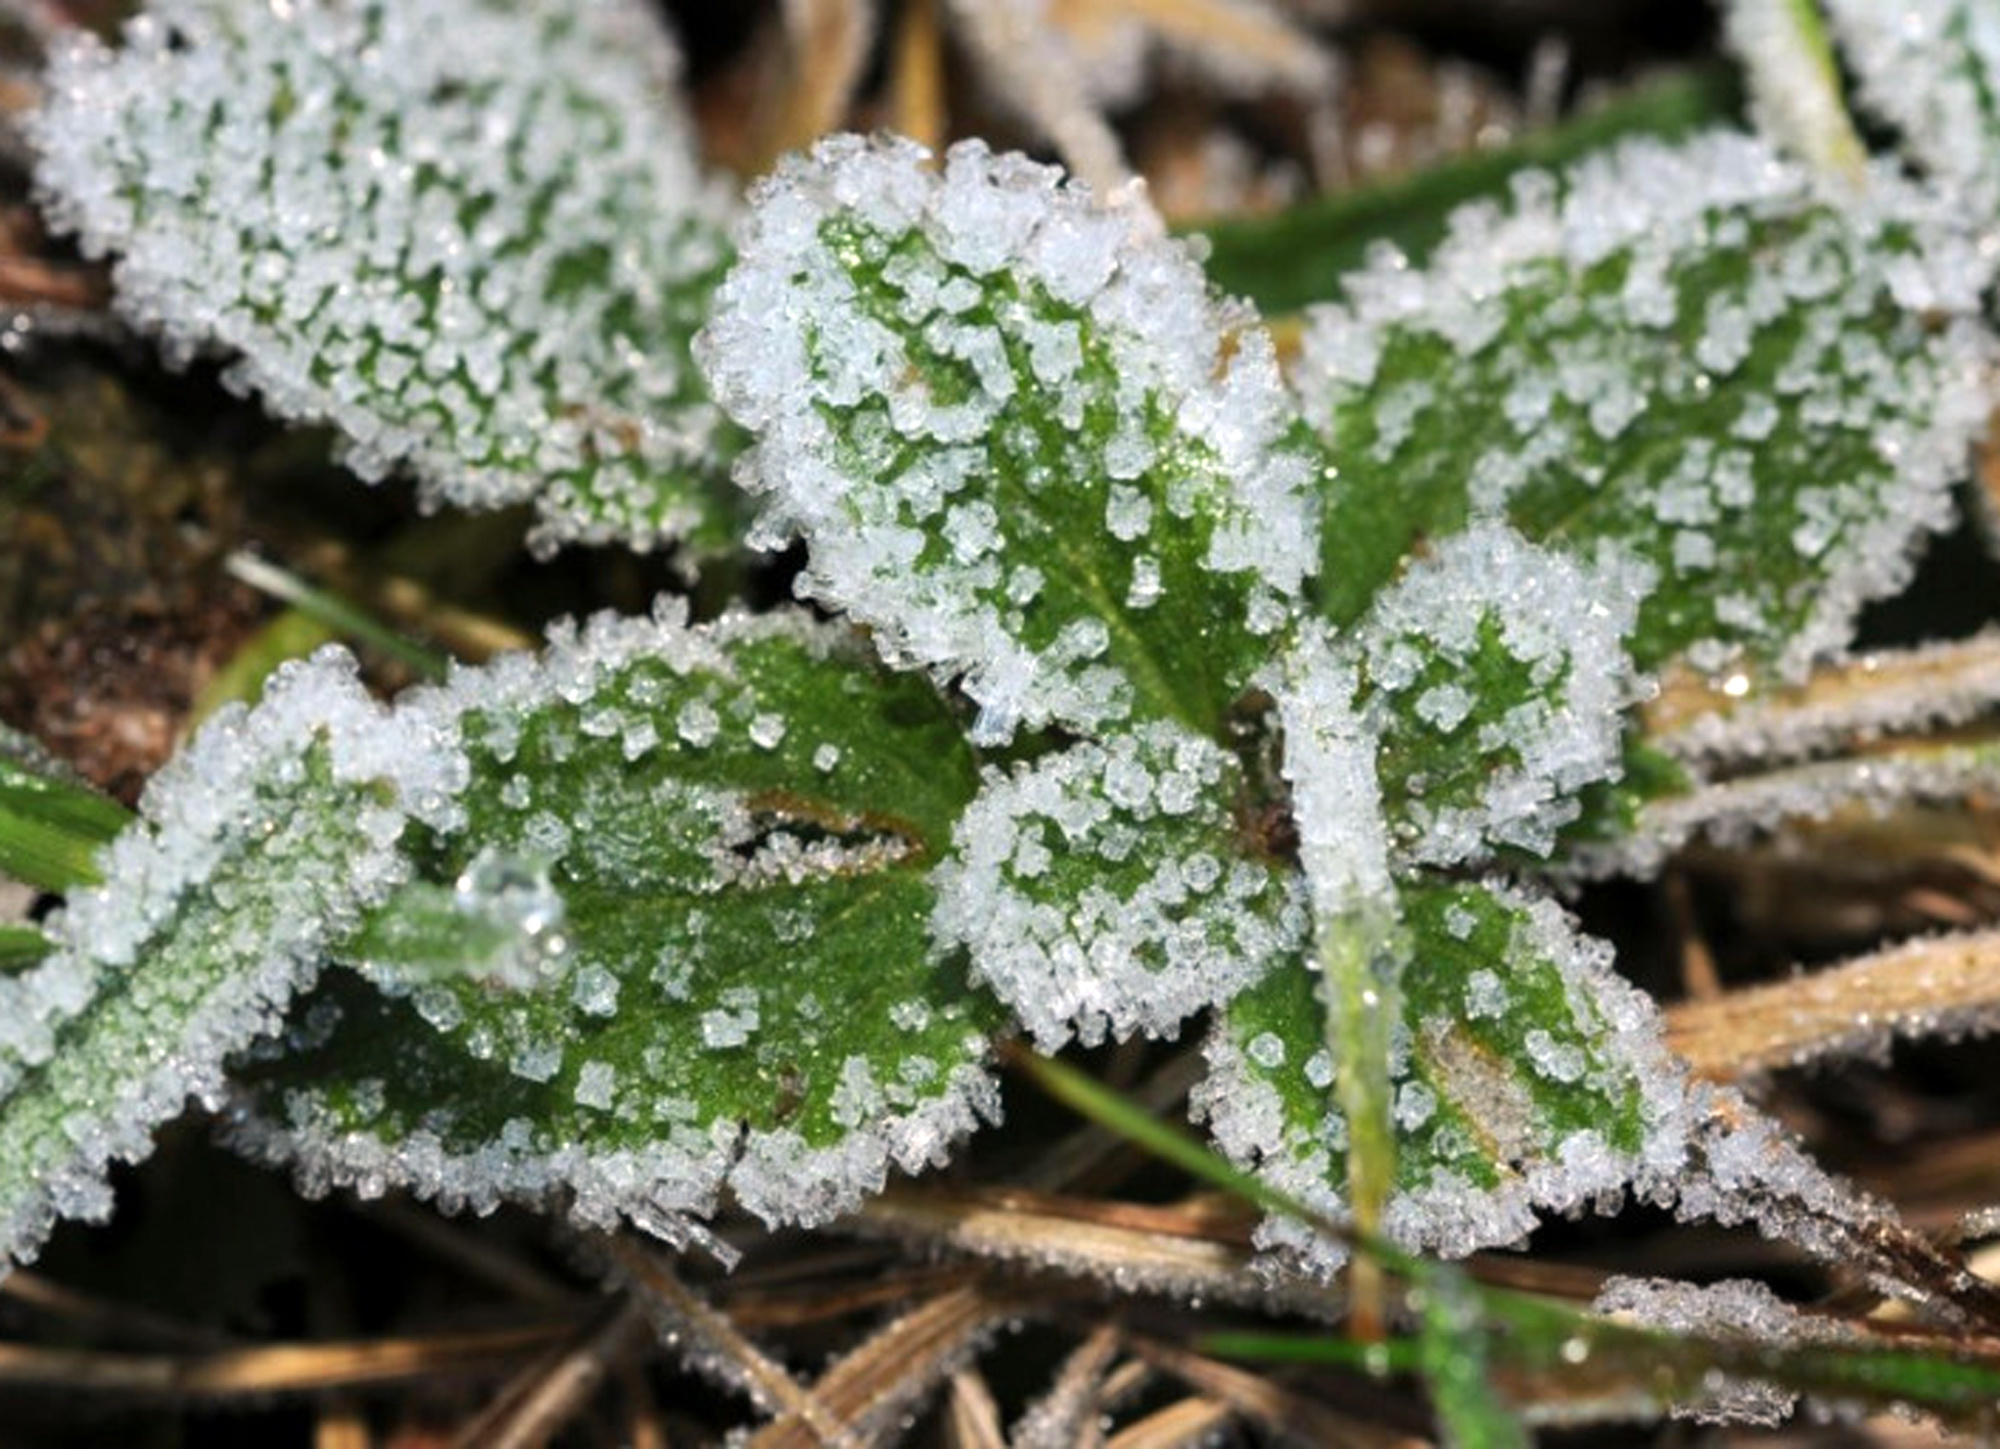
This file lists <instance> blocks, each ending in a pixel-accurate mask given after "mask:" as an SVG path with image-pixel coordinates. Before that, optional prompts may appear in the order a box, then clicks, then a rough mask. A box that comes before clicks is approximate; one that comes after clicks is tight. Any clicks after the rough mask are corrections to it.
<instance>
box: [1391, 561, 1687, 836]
mask: <svg viewBox="0 0 2000 1449" xmlns="http://www.w3.org/2000/svg"><path fill="white" fill-rule="evenodd" d="M1649 581H1650V580H1649V579H1648V578H1647V577H1646V571H1645V570H1643V569H1633V568H1631V567H1629V566H1624V567H1622V566H1620V565H1619V564H1617V563H1616V562H1615V561H1614V562H1612V563H1609V564H1607V565H1606V566H1604V567H1602V568H1598V569H1589V568H1585V567H1582V566H1580V565H1579V564H1577V563H1576V562H1575V561H1573V560H1571V559H1570V558H1568V557H1566V556H1564V555H1560V554H1555V553H1551V552H1549V551H1548V550H1546V549H1541V548H1536V547H1535V546H1534V545H1532V544H1530V543H1528V542H1527V541H1526V540H1524V539H1523V538H1522V537H1521V536H1520V535H1519V534H1518V533H1516V532H1514V530H1513V529H1511V528H1509V527H1507V526H1506V525H1505V524H1499V523H1475V524H1474V525H1473V526H1472V527H1470V528H1468V529H1466V530H1465V531H1464V532H1462V533H1457V534H1453V535H1452V536H1450V537H1449V538H1446V539H1445V540H1443V541H1442V542H1441V543H1439V544H1438V545H1437V547H1436V548H1435V549H1434V550H1433V552H1432V553H1431V554H1430V555H1429V556H1428V557H1426V558H1423V559H1420V560H1418V561H1417V562H1416V563H1415V564H1413V565H1412V566H1411V568H1410V569H1409V571H1408V572H1407V573H1406V574H1405V575H1404V576H1403V577H1402V578H1401V579H1400V580H1398V581H1397V582H1396V583H1395V584H1394V585H1392V586H1391V587H1390V588H1388V589H1386V590H1384V591H1383V592H1382V593H1381V594H1380V595H1378V596H1377V598H1376V600H1375V603H1374V604H1373V606H1372V607H1371V608H1370V610H1369V613H1368V616H1367V617H1366V619H1365V620H1363V622H1362V624H1361V626H1360V629H1359V630H1358V632H1357V634H1356V636H1355V639H1354V641H1353V645H1352V647H1353V649H1354V651H1355V653H1356V654H1357V655H1358V656H1359V657H1360V658H1361V659H1362V661H1364V667H1365V669H1366V671H1367V673H1368V675H1369V677H1371V678H1373V679H1375V680H1377V681H1383V682H1382V683H1381V685H1380V687H1379V688H1378V689H1377V690H1375V691H1374V692H1373V693H1372V694H1371V696H1370V697H1369V699H1368V701H1367V704H1366V706H1365V710H1364V712H1365V713H1366V714H1367V716H1368V718H1369V719H1370V721H1371V722H1372V723H1373V726H1374V728H1375V730H1376V731H1377V733H1378V734H1381V735H1383V736H1388V735H1390V734H1392V733H1394V732H1396V731H1398V730H1399V729H1400V730H1404V731H1407V730H1409V729H1410V728H1411V727H1412V726H1411V724H1410V722H1409V721H1408V719H1407V718H1406V717H1405V712H1406V710H1409V711H1414V713H1415V714H1416V716H1417V717H1418V719H1420V720H1422V721H1423V722H1424V723H1426V724H1428V725H1430V726H1431V727H1432V728H1433V729H1434V730H1435V731H1436V732H1437V733H1438V734H1439V735H1440V736H1442V737H1446V740H1447V742H1446V743H1445V744H1444V747H1445V748H1449V749H1454V750H1458V751H1462V752H1463V753H1464V754H1466V755H1468V756H1483V757H1485V758H1487V759H1489V760H1491V761H1492V764H1491V766H1490V767H1489V768H1488V769H1487V770H1486V771H1485V774H1484V780H1483V784H1482V786H1481V793H1480V797H1479V799H1478V800H1477V801H1476V802H1473V803H1470V804H1467V803H1460V802H1457V801H1452V800H1447V801H1442V802H1438V803H1436V804H1433V803H1431V802H1428V801H1426V800H1424V799H1422V798H1413V799H1412V800H1411V801H1410V803H1409V807H1408V809H1409V818H1408V819H1407V820H1403V821H1397V822H1396V830H1397V836H1396V841H1395V845H1396V848H1397V851H1398V854H1399V856H1400V857H1401V859H1402V860H1403V861H1405V862H1415V863H1418V864H1422V865H1434V866H1451V865H1458V864H1460V863H1462V862H1463V861H1465V860H1467V859H1469V858H1471V857H1473V856H1475V855H1478V854H1482V853H1484V852H1486V851H1488V850H1491V849H1492V848H1494V847H1496V846H1513V847H1516V848H1518V849H1522V850H1529V851H1533V852H1535V853H1537V854H1541V855H1546V854H1548V853H1549V851H1550V850H1551V849H1552V848H1553V847H1554V845H1555V838H1556V834H1557V832H1558V831H1560V830H1561V829H1562V827H1563V826H1565V825H1567V824H1568V823H1569V822H1570V821H1571V820H1573V819H1575V818H1576V815H1577V811H1578V808H1579V806H1578V803H1577V794H1578V792H1579V791H1580V790H1582V789H1583V787H1585V786H1586V785H1590V784H1593V783H1595V782H1597V781H1599V780H1603V779H1608V778H1615V777H1616V775H1617V773H1618V769H1619V760H1620V737H1621V727H1622V724H1623V715H1624V709H1625V706H1627V705H1628V704H1630V703H1632V702H1633V700H1634V699H1635V698H1636V697H1637V694H1638V691H1637V689H1636V686H1635V681H1634V680H1633V678H1632V670H1631V666H1630V663H1629V662H1628V660H1627V658H1626V655H1625V646H1624V640H1625V636H1626V635H1627V634H1628V633H1630V631H1631V629H1632V624H1633V620H1634V618H1635V617H1636V615H1637V612H1638V605H1639V599H1640V596H1641V594H1642V593H1643V592H1644V589H1645V586H1646V584H1647V583H1648V582H1649ZM1483 630H1495V631H1497V633H1498V636H1499V643H1500V646H1501V648H1502V649H1504V650H1505V651H1506V653H1507V654H1508V656H1509V657H1510V658H1511V659H1512V660H1513V662H1514V663H1515V664H1517V665H1519V666H1520V667H1521V669H1522V670H1523V671H1525V673H1526V674H1527V676H1528V678H1527V685H1526V688H1525V689H1523V690H1521V691H1520V692H1519V693H1518V694H1512V695H1509V696H1508V697H1506V698H1504V699H1481V698H1478V697H1477V696H1474V695H1470V694H1468V693H1467V691H1466V690H1465V689H1464V687H1463V681H1466V680H1469V679H1470V678H1472V677H1473V671H1472V670H1471V667H1470V666H1471V665H1472V662H1473V660H1474V659H1475V658H1477V657H1478V653H1479V650H1480V647H1481V644H1482V642H1483V641H1482V638H1481V634H1482V631H1483ZM1411 657H1416V658H1421V659H1422V660H1423V663H1424V665H1425V667H1427V668H1432V669H1435V668H1437V667H1438V666H1439V665H1440V664H1442V665H1443V666H1444V668H1445V669H1446V671H1447V673H1446V679H1447V680H1448V681H1449V682H1448V683H1447V684H1445V685H1442V686H1438V687H1437V688H1434V689H1432V690H1430V692H1428V693H1422V694H1420V695H1419V696H1418V697H1417V698H1416V699H1415V701H1414V702H1413V703H1409V704H1406V703H1405V702H1404V696H1405V690H1404V689H1399V688H1396V687H1395V685H1396V683H1397V681H1398V679H1399V677H1400V676H1401V675H1403V674H1404V673H1406V671H1407V664H1406V663H1405V661H1406V660H1407V659H1409V658H1411ZM1438 689H1444V690H1449V691H1451V692H1452V697H1451V698H1450V699H1448V700H1447V701H1446V702H1445V703H1443V704H1440V703H1439V701H1438V699H1437V693H1438ZM1468 711H1469V712H1470V714H1471V716H1472V721H1471V724H1470V725H1469V726H1467V727H1466V730H1465V734H1464V736H1463V737H1462V738H1461V737H1459V736H1458V731H1459V729H1460V726H1461V724H1462V723H1463V722H1464V717H1465V715H1466V714H1467V712H1468ZM1509 756H1511V758H1509Z"/></svg>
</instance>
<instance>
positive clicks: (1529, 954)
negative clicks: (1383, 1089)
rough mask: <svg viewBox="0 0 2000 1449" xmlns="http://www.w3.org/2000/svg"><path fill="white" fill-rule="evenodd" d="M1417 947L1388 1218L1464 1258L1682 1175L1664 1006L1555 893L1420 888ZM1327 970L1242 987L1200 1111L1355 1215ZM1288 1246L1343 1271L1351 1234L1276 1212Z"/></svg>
mask: <svg viewBox="0 0 2000 1449" xmlns="http://www.w3.org/2000/svg"><path fill="white" fill-rule="evenodd" d="M1397 895H1398V900H1399V903H1400V906H1401V917H1402V925H1403V929H1404V931H1405V932H1406V933H1407V938H1408V942H1409V949H1408V959H1407V964H1406V966H1405V969H1404V970H1403V972H1402V975H1401V981H1400V996H1401V1002H1400V1006H1401V1018H1400V1020H1399V1021H1397V1022H1396V1023H1394V1024H1393V1027H1392V1030H1391V1033H1390V1043H1391V1045H1390V1062H1389V1067H1390V1072H1391V1075H1392V1081H1393V1090H1394V1093H1395V1102H1394V1120H1395V1127H1396V1135H1397V1150H1396V1183H1395V1190H1394V1194H1393V1196H1392V1197H1391V1199H1390V1202H1389V1205H1388V1210H1387V1213H1386V1215H1385V1218H1384V1227H1385V1229H1386V1231H1387V1232H1388V1233H1389V1235H1390V1236H1391V1237H1392V1238H1394V1239H1395V1240H1397V1241H1398V1242H1401V1243H1404V1244H1406V1245H1408V1246H1411V1247H1419V1248H1425V1249H1435V1250H1437V1251H1439V1252H1443V1253H1446V1254H1451V1255H1460V1254H1464V1253H1468V1252H1471V1251H1472V1250H1474V1249H1475V1248H1481V1247H1489V1246H1493V1245H1497V1244H1501V1243H1510V1242H1513V1241H1516V1240H1517V1239H1519V1238H1520V1237H1522V1236H1523V1235H1525V1234H1526V1233H1527V1232H1528V1230H1529V1229H1530V1228H1531V1227H1532V1226H1533V1225H1534V1221H1535V1212H1536V1210H1537V1209H1548V1210H1555V1211H1565V1210H1568V1209H1571V1208H1574V1207H1578V1206H1581V1205H1584V1204H1588V1203H1589V1202H1591V1201H1592V1200H1593V1199H1594V1198H1597V1197H1599V1196H1600V1195H1606V1194H1609V1195H1611V1196H1612V1197H1613V1198H1616V1197H1617V1196H1618V1195H1619V1194H1620V1193H1621V1191H1622V1190H1623V1189H1624V1188H1626V1187H1628V1186H1631V1187H1634V1188H1637V1189H1640V1190H1645V1189H1648V1188H1650V1187H1651V1186H1652V1185H1654V1184H1655V1183H1658V1182H1661V1181H1664V1180H1667V1179H1669V1178H1670V1177H1671V1175H1672V1174H1673V1173H1674V1172H1675V1171H1676V1170H1677V1169H1678V1168H1679V1167H1680V1166H1681V1165H1682V1163H1683V1161H1684V1159H1685V1157H1686V1155H1687V1151H1688V1140H1689V1139H1688V1124H1687V1122H1686V1120H1685V1106H1684V1102H1683V1093H1682V1087H1681V1077H1680V1074H1679V1072H1678V1071H1677V1070H1676V1069H1675V1068H1674V1067H1673V1066H1672V1065H1671V1062H1670V1059H1669V1057H1668V1055H1667V1053H1666V1050H1665V1048H1664V1046H1663V1045H1662V1044H1661V1040H1660V1032H1659V1025H1658V1016H1657V1013H1656V1012H1655V1011H1654V1009H1653V1007H1652V1006H1651V1004H1650V1003H1649V1002H1648V1001H1647V1000H1646V999H1645V997H1643V996H1642V995H1641V994H1640V993H1639V992H1637V991H1636V990H1634V989H1633V988H1632V987H1630V986H1628V985H1626V984H1625V983H1624V982H1623V981H1621V980H1620V979H1619V978H1618V977H1617V976H1616V975H1615V974H1613V972H1612V971H1611V970H1610V967H1609V964H1608V960H1609V956H1610V948H1609V947H1607V946H1603V945H1602V944H1600V943H1597V942H1594V941H1591V940H1588V939H1586V938H1584V937H1581V936H1579V935H1577V934H1576V932H1575V930H1574V928H1573V927H1572V926H1571V924H1570V922H1569V921H1568V919H1567V918H1566V917H1565V916H1564V915H1563V913H1562V911H1561V910H1560V909H1559V908H1558V907H1557V906H1556V905H1555V904H1554V903H1553V902H1550V901H1547V900H1539V899H1534V898H1531V897H1528V896H1525V895H1521V894H1518V893H1516V892H1514V891H1512V890H1511V889H1505V888H1499V887H1492V886H1485V885H1479V884H1474V883H1462V884H1441V883H1403V884H1402V885H1401V886H1400V888H1399V889H1398V892H1397ZM1322 1019H1323V1015H1322V1009H1321V1007H1320V1005H1319V1000H1318V994H1317V982H1316V980H1315V977H1314V976H1313V975H1312V974H1311V973H1310V972H1308V971H1306V970H1305V969H1303V967H1301V966H1298V965H1286V966H1283V967H1281V968H1280V969H1278V970H1276V971H1274V972H1272V973H1271V974H1270V976H1268V977H1267V978H1266V979H1265V980H1264V981H1263V982H1261V983H1260V984H1258V985H1256V986H1253V987H1252V988H1250V989H1249V990H1247V991H1245V992H1244V993H1243V994H1242V995H1240V996H1238V997H1237V998H1236V1000H1235V1002H1234V1003H1233V1004H1232V1005H1231V1006H1230V1007H1229V1008H1228V1009H1227V1011H1226V1012H1224V1013H1223V1015H1222V1018H1221V1020H1220V1021H1219V1022H1218V1023H1217V1026H1216V1029H1215V1032H1214V1034H1213V1035H1212V1037H1211V1038H1210V1041H1209V1044H1208V1049H1207V1050H1208V1056H1209V1062H1210V1068H1211V1072H1210V1076H1209V1078H1208V1080H1207V1081H1206V1082H1205V1083H1203V1085H1202V1086H1201V1087H1200V1088H1199V1089H1198V1090H1197V1094H1196V1104H1197V1110H1198V1111H1199V1112H1200V1113H1201V1114H1202V1115H1204V1116H1205V1117H1206V1118H1207V1120H1208V1123H1209V1127H1210V1130H1211V1131H1212V1133H1213V1134H1214V1136H1215V1139H1216V1142H1217V1144H1218V1145H1219V1146H1220V1147H1221V1148H1222V1150H1223V1152H1224V1153H1225V1154H1227V1155H1228V1156H1229V1157H1230V1159H1231V1160H1232V1161H1234V1162H1236V1163H1238V1164H1239V1165H1242V1166H1245V1167H1252V1168H1255V1169H1256V1170H1257V1171H1258V1172H1259V1174H1260V1175H1262V1176H1263V1177H1264V1178H1265V1179H1266V1180H1267V1181H1268V1182H1270V1183H1271V1184H1272V1185H1273V1186H1274V1187H1277V1188H1279V1189H1280V1190H1282V1191H1284V1192H1287V1193H1290V1194H1292V1195H1293V1196H1295V1197H1297V1198H1299V1199H1300V1200H1302V1201H1304V1202H1305V1203H1307V1204H1309V1205H1311V1206H1313V1207H1315V1208H1317V1209H1320V1210H1322V1211H1324V1212H1327V1213H1329V1214H1331V1215H1334V1216H1341V1215H1343V1214H1344V1198H1345V1182H1346V1152H1347V1146H1348V1142H1347V1136H1348V1124H1347V1122H1346V1120H1345V1118H1344V1117H1343V1116H1342V1114H1341V1112H1340V1111H1339V1110H1338V1108H1336V1107H1335V1106H1334V1105H1333V1100H1332V1090H1331V1089H1332V1087H1333V1084H1334V1080H1335V1074H1336V1063H1335V1062H1334V1060H1333V1057H1332V1054H1331V1053H1330V1052H1329V1051H1328V1049H1327V1044H1326V1041H1325V1037H1324V1033H1323V1029H1322V1026H1321V1022H1322ZM1262 1237H1263V1239H1264V1240H1265V1241H1266V1242H1267V1243H1269V1244H1270V1245H1273V1246H1286V1247H1291V1248H1295V1249H1299V1250H1300V1251H1302V1252H1303V1253H1304V1254H1305V1257H1306V1261H1307V1262H1309V1263H1314V1264H1317V1265H1318V1266H1320V1267H1322V1268H1324V1267H1331V1266H1332V1265H1333V1264H1334V1263H1335V1262H1337V1261H1338V1258H1339V1251H1340V1250H1339V1248H1338V1246H1337V1245H1335V1244H1330V1243H1327V1242H1325V1241H1323V1240H1317V1239H1314V1238H1313V1236H1312V1234H1311V1232H1310V1230H1309V1229H1308V1228H1306V1227H1304V1226H1303V1225H1301V1224H1297V1223H1293V1222H1289V1221H1286V1220H1282V1219H1272V1220H1271V1221H1269V1222H1267V1223H1266V1224H1265V1226H1264V1228H1263V1229H1262Z"/></svg>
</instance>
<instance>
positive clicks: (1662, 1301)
mask: <svg viewBox="0 0 2000 1449" xmlns="http://www.w3.org/2000/svg"><path fill="white" fill-rule="evenodd" d="M1591 1306H1592V1307H1593V1308H1594V1309H1595V1310H1596V1311H1597V1312H1599V1313H1601V1314H1604V1315H1606V1316H1607V1317H1614V1318H1620V1319H1624V1320H1627V1321H1629V1322H1631V1323H1634V1324H1636V1325H1637V1326H1639V1327H1641V1328H1650V1329H1656V1330H1659V1331H1661V1332H1665V1333H1672V1334H1677V1335H1687V1336H1694V1337H1700V1338H1711V1339H1720V1340H1722V1341H1724V1342H1728V1343H1736V1344H1742V1345H1746V1346H1751V1345H1754V1346H1757V1347H1761V1348H1771V1347H1774V1346H1777V1345H1789V1346H1805V1345H1809V1344H1839V1343H1855V1342H1857V1341H1858V1336H1857V1335H1856V1333H1855V1331H1854V1330H1853V1329H1851V1328H1849V1327H1847V1326H1846V1325H1844V1324H1842V1323H1840V1322H1838V1321H1837V1320H1834V1319H1830V1318H1820V1317H1815V1316H1813V1315H1811V1314H1809V1313H1806V1312H1803V1311H1801V1310H1800V1309H1798V1308H1796V1307H1794V1306H1793V1305H1792V1304H1789V1303H1787V1302H1785V1301H1784V1300H1783V1299H1782V1298H1780V1297H1778V1295H1777V1294H1775V1293H1773V1292H1772V1291H1771V1289H1770V1288H1769V1287H1768V1286H1766V1285H1765V1284H1763V1283H1759V1282H1756V1281H1755V1280H1753V1279H1746V1278H1730V1279H1725V1280H1724V1281H1722V1282H1720V1283H1710V1284H1705V1285H1697V1284H1693V1283H1681V1282H1676V1281H1674V1280H1672V1279H1668V1278H1610V1279H1607V1280H1606V1281H1605V1284H1604V1287H1603V1288H1602V1289H1601V1290H1599V1292H1598V1295H1597V1301H1596V1302H1595V1303H1594V1304H1592V1305H1591ZM1702 1388H1703V1393H1702V1394H1701V1396H1700V1397H1699V1398H1696V1399H1694V1400H1692V1401H1691V1402H1687V1403H1682V1404H1678V1405H1676V1406H1675V1409H1674V1412H1675V1414H1676V1415H1677V1416H1679V1417H1683V1418H1689V1419H1693V1420H1695V1421H1696V1422H1697V1423H1703V1424H1762V1425H1765V1426H1767V1427H1771V1428H1775V1427H1777V1426H1778V1425H1780V1424H1782V1423H1783V1422H1784V1421H1785V1420H1786V1419H1787V1418H1788V1417H1789V1416H1790V1414H1791V1412H1792V1410H1793V1409H1794V1408H1795V1407H1797V1404H1798V1398H1799V1396H1798V1394H1797V1393H1796V1392H1795V1391H1793V1390H1789V1389H1782V1388H1779V1387H1778V1386H1777V1385H1775V1384H1771V1383H1768V1382H1766V1381H1764V1380H1761V1379H1756V1378H1734V1377H1731V1376H1729V1375H1726V1374H1723V1373H1720V1372H1716V1373H1712V1374H1709V1375H1707V1376H1705V1380H1704V1383H1703V1385H1702Z"/></svg>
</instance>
